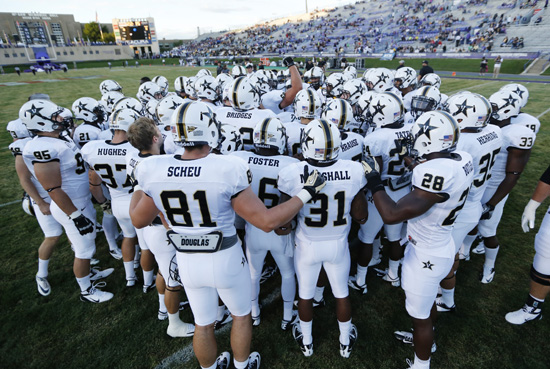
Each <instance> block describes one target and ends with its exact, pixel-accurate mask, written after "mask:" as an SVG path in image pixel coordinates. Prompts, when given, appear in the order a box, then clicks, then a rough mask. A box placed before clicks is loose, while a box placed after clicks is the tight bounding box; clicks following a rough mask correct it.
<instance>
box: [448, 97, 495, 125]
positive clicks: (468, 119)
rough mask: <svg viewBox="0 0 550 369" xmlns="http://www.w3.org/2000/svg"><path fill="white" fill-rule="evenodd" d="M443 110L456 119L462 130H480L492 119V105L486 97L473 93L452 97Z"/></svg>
mask: <svg viewBox="0 0 550 369" xmlns="http://www.w3.org/2000/svg"><path fill="white" fill-rule="evenodd" d="M443 110H444V111H446V112H447V113H449V114H451V116H452V117H453V118H455V120H456V122H457V123H458V126H459V127H460V129H461V130H462V129H465V128H473V129H477V130H480V129H482V128H483V127H485V126H486V125H487V123H488V122H489V118H490V117H491V103H489V100H487V99H486V98H485V97H483V96H481V95H478V94H473V93H458V94H454V95H452V96H450V97H449V98H448V99H447V101H446V102H445V105H444V106H443Z"/></svg>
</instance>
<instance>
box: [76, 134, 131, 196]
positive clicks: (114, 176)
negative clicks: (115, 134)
mask: <svg viewBox="0 0 550 369" xmlns="http://www.w3.org/2000/svg"><path fill="white" fill-rule="evenodd" d="M132 151H134V152H137V151H138V150H137V149H136V148H135V147H133V146H132V145H130V143H129V142H128V141H124V142H121V143H112V142H111V141H102V140H97V141H92V142H88V143H87V144H86V146H84V147H83V148H82V156H84V160H85V161H86V163H88V165H89V166H90V167H91V168H92V169H93V170H94V171H95V172H96V173H97V174H98V175H99V176H100V177H101V179H102V180H103V183H105V185H106V186H107V188H108V189H109V193H110V194H111V197H112V198H120V197H130V196H131V191H132V184H131V181H130V178H129V177H128V175H127V174H126V155H127V154H128V153H129V152H132Z"/></svg>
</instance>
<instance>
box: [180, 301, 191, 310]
mask: <svg viewBox="0 0 550 369" xmlns="http://www.w3.org/2000/svg"><path fill="white" fill-rule="evenodd" d="M187 306H189V301H180V308H179V310H180V311H183V310H185V308H186V307H187Z"/></svg>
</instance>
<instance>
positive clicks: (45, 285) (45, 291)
mask: <svg viewBox="0 0 550 369" xmlns="http://www.w3.org/2000/svg"><path fill="white" fill-rule="evenodd" d="M35 279H36V286H37V288H38V293H39V294H41V295H42V296H48V295H49V294H50V293H51V292H52V289H51V287H50V283H49V282H48V279H47V278H46V277H44V278H41V277H39V276H35Z"/></svg>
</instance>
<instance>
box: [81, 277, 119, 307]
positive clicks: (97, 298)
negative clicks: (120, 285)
mask: <svg viewBox="0 0 550 369" xmlns="http://www.w3.org/2000/svg"><path fill="white" fill-rule="evenodd" d="M105 286H106V283H105V282H99V283H92V284H91V285H90V287H88V289H87V290H86V291H84V292H81V293H80V301H84V302H93V303H95V304H98V303H101V302H105V301H109V300H110V299H112V298H113V296H114V295H113V294H112V293H111V292H106V291H102V290H100V289H99V288H98V287H105Z"/></svg>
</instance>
